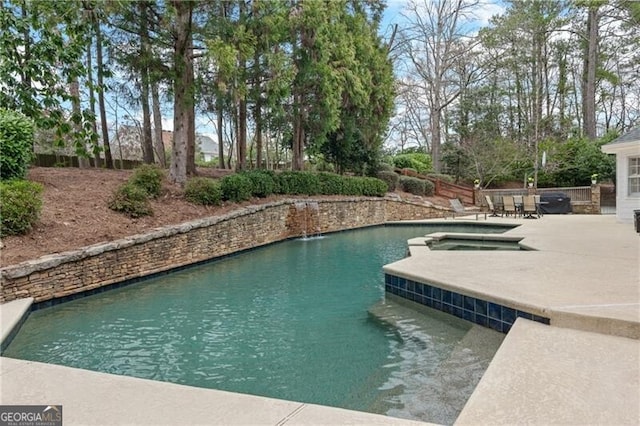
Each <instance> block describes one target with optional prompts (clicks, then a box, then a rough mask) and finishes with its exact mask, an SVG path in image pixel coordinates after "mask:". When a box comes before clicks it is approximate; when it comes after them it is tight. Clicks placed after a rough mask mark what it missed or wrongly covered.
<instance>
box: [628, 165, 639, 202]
mask: <svg viewBox="0 0 640 426" xmlns="http://www.w3.org/2000/svg"><path fill="white" fill-rule="evenodd" d="M629 195H639V196H640V157H631V158H629Z"/></svg>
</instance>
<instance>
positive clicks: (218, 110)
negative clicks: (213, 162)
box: [216, 97, 225, 169]
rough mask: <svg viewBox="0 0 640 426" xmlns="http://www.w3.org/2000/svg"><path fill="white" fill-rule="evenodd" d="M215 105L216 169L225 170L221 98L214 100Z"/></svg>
mask: <svg viewBox="0 0 640 426" xmlns="http://www.w3.org/2000/svg"><path fill="white" fill-rule="evenodd" d="M216 104H217V108H216V120H217V121H216V122H217V126H218V129H217V132H218V167H220V168H221V169H224V168H225V163H224V135H223V133H222V126H223V125H224V122H223V120H222V99H221V97H218V99H216Z"/></svg>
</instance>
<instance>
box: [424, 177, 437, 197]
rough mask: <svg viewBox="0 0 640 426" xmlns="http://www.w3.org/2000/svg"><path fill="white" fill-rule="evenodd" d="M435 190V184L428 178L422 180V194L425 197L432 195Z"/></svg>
mask: <svg viewBox="0 0 640 426" xmlns="http://www.w3.org/2000/svg"><path fill="white" fill-rule="evenodd" d="M435 192H436V186H435V185H434V183H433V182H431V181H430V180H425V181H424V195H426V196H427V197H433V194H434V193H435Z"/></svg>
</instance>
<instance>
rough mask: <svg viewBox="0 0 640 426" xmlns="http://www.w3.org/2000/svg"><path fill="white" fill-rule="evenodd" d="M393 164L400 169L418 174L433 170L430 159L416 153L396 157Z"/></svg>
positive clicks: (425, 155)
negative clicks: (413, 170) (412, 170)
mask: <svg viewBox="0 0 640 426" xmlns="http://www.w3.org/2000/svg"><path fill="white" fill-rule="evenodd" d="M393 164H394V165H395V166H396V167H399V168H401V169H415V170H416V171H417V172H418V173H420V174H425V173H427V172H430V171H431V169H432V168H433V166H432V164H431V157H430V156H428V155H427V154H424V153H418V152H415V153H409V154H399V155H396V156H395V157H393Z"/></svg>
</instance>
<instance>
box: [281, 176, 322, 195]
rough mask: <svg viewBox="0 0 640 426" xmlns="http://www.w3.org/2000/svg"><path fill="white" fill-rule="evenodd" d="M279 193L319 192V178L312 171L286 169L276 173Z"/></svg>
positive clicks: (309, 193) (311, 193) (306, 193)
mask: <svg viewBox="0 0 640 426" xmlns="http://www.w3.org/2000/svg"><path fill="white" fill-rule="evenodd" d="M278 186H279V193H281V194H294V195H297V194H305V195H316V194H320V188H321V185H320V178H319V176H318V175H317V174H315V173H312V172H298V171H287V172H282V173H280V174H279V175H278Z"/></svg>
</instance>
